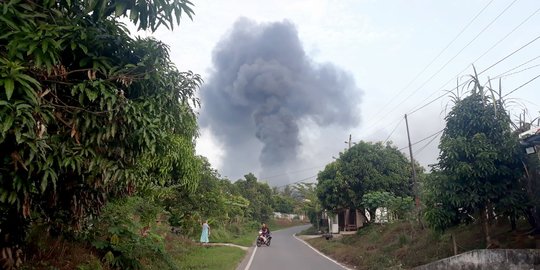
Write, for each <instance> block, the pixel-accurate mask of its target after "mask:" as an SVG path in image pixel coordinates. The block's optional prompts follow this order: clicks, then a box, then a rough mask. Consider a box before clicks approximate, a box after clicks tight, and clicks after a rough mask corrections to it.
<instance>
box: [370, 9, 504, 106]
mask: <svg viewBox="0 0 540 270" xmlns="http://www.w3.org/2000/svg"><path fill="white" fill-rule="evenodd" d="M493 1H494V0H491V1H489V2H488V3H487V4H486V5H485V6H484V7H483V8H482V9H481V10H480V11H479V12H478V13H476V15H475V16H474V17H473V18H472V19H471V20H469V23H467V25H465V26H464V27H463V28H462V29H461V31H460V32H459V33H458V34H457V35H456V36H455V37H454V38H453V39H452V40H451V41H450V42H449V43H448V44H447V45H446V46H445V47H444V48H443V49H442V50H441V51H440V52H439V54H437V56H435V57H434V58H433V59H432V60H431V61H430V62H429V64H427V65H426V66H425V67H424V68H423V69H422V71H420V72H419V73H418V74H416V76H414V78H413V79H412V80H411V81H410V82H409V83H408V84H407V85H406V86H405V87H404V88H403V89H401V90H400V91H399V92H398V94H397V95H396V96H394V97H393V98H392V99H391V100H390V101H389V102H388V103H386V104H385V105H384V106H383V107H382V108H381V110H380V111H379V112H378V113H376V115H378V114H380V113H381V112H382V111H384V109H386V107H388V105H390V104H391V103H392V102H394V100H395V99H396V98H397V97H399V96H400V95H401V93H403V92H404V91H405V90H406V89H408V88H409V87H410V86H411V85H412V84H413V82H415V81H416V80H417V79H418V78H419V77H420V76H421V75H422V74H424V72H425V71H426V70H427V69H428V68H429V67H430V66H431V65H432V64H433V63H434V62H435V61H436V60H437V59H439V57H440V56H441V55H442V54H443V53H444V52H445V51H446V50H447V49H448V48H449V47H450V46H451V45H452V44H454V42H455V41H456V40H457V39H458V38H459V37H460V36H461V35H462V34H463V33H464V32H465V30H467V29H468V28H469V26H471V25H472V23H473V22H474V21H475V20H476V19H477V18H478V17H479V16H480V14H482V13H483V12H484V10H486V8H487V7H488V6H489V5H491V3H492V2H493Z"/></svg>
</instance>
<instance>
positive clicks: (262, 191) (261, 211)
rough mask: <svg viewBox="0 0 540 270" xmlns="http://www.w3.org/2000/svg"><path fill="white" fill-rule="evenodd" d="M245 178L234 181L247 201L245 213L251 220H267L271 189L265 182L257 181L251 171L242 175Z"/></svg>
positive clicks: (270, 203) (269, 209) (270, 202)
mask: <svg viewBox="0 0 540 270" xmlns="http://www.w3.org/2000/svg"><path fill="white" fill-rule="evenodd" d="M244 178H245V180H238V181H236V182H235V183H234V185H235V186H236V188H237V190H238V191H239V192H240V194H241V195H242V197H244V198H246V199H247V200H248V201H249V206H248V209H247V215H248V216H249V217H251V218H252V219H253V220H257V221H259V222H267V221H268V220H269V219H270V217H271V216H272V212H273V209H272V204H273V201H272V190H271V189H270V187H269V186H268V184H266V183H259V182H257V177H255V175H253V174H252V173H249V174H246V175H244Z"/></svg>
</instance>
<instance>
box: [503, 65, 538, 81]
mask: <svg viewBox="0 0 540 270" xmlns="http://www.w3.org/2000/svg"><path fill="white" fill-rule="evenodd" d="M535 67H540V64H536V65H533V66H530V67H526V68H524V69H522V70H519V71H516V72H512V73H509V74H505V75H500V76H498V77H494V78H493V79H499V78H505V77H509V76H512V75H516V74H519V73H521V72H525V71H527V70H529V69H533V68H535Z"/></svg>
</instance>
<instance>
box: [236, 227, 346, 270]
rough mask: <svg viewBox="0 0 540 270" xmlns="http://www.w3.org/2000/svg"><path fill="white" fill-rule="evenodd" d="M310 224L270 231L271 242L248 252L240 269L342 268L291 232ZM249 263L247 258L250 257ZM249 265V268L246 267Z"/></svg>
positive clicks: (296, 269)
mask: <svg viewBox="0 0 540 270" xmlns="http://www.w3.org/2000/svg"><path fill="white" fill-rule="evenodd" d="M309 226H310V225H306V226H299V227H293V228H289V229H284V230H280V231H276V232H273V233H272V244H271V245H270V246H269V247H267V246H262V247H259V248H255V249H254V250H253V251H251V252H249V254H248V256H247V258H246V260H244V262H243V263H242V264H241V265H240V266H239V268H238V269H241V270H247V269H250V270H270V269H278V270H288V269H294V270H301V269H309V270H316V269H324V270H344V268H343V267H341V266H339V265H338V264H336V263H334V262H332V261H330V260H329V259H327V258H325V257H323V256H321V255H320V254H318V253H317V252H316V251H314V250H313V249H311V248H310V247H309V246H307V245H306V244H304V243H303V242H302V241H300V240H299V239H296V238H295V237H294V236H293V234H294V233H297V232H300V231H302V230H304V229H306V228H308V227H309ZM253 253H254V254H255V255H254V256H253V259H252V261H251V264H249V259H250V258H251V257H252V255H253ZM248 266H249V268H247V267H248Z"/></svg>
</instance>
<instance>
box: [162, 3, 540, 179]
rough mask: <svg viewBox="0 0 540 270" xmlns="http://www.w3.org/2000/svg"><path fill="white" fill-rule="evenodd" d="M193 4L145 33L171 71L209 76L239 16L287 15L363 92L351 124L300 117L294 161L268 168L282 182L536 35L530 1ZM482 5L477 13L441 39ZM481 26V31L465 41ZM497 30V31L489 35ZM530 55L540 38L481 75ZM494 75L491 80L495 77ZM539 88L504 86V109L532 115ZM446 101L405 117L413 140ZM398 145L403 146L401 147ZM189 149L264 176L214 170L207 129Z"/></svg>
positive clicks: (422, 154) (536, 17)
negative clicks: (285, 167) (507, 105)
mask: <svg viewBox="0 0 540 270" xmlns="http://www.w3.org/2000/svg"><path fill="white" fill-rule="evenodd" d="M193 2H194V4H195V7H194V10H195V13H196V14H195V17H194V21H189V19H187V17H186V18H185V19H184V20H183V21H182V24H181V25H180V27H177V28H176V29H175V30H174V31H172V32H171V31H168V30H166V29H162V30H159V31H158V32H157V33H155V34H154V36H155V37H156V38H158V39H160V40H162V41H164V42H165V43H167V44H169V45H170V46H171V56H172V58H173V61H174V62H175V63H176V64H177V66H178V68H179V69H180V70H192V71H194V72H196V73H199V74H201V75H202V76H203V78H208V75H209V74H210V72H211V67H212V63H211V57H212V50H213V48H214V46H215V45H216V43H217V42H218V41H219V40H220V39H221V37H222V36H223V35H225V34H226V33H227V32H228V31H230V29H231V27H232V24H233V23H234V22H235V21H236V20H237V19H238V18H239V17H247V18H250V19H252V20H255V21H257V22H272V21H282V20H284V19H286V20H289V21H291V22H293V23H294V24H295V25H296V27H297V30H298V32H299V36H300V39H301V41H302V42H303V45H304V50H305V51H306V52H307V54H308V55H309V56H310V57H311V58H312V59H313V60H314V61H315V62H319V63H323V62H332V63H334V64H335V65H337V66H339V67H341V68H343V69H345V70H347V71H348V72H350V73H351V74H352V75H353V76H354V78H355V80H356V84H357V85H358V86H359V87H360V88H361V89H362V90H363V91H364V94H363V101H362V103H361V104H359V106H360V107H361V118H362V121H361V123H360V125H359V126H357V127H356V128H354V129H351V130H338V129H336V128H335V127H333V128H332V129H331V130H319V129H318V128H314V127H315V126H314V125H310V124H309V123H304V124H302V125H301V140H302V147H301V156H300V157H299V160H298V164H295V167H296V169H291V170H290V171H289V172H275V174H276V175H281V174H283V173H288V176H289V179H290V181H291V182H294V181H298V180H302V179H305V178H309V177H312V176H315V175H316V174H317V172H318V171H319V170H321V169H323V166H324V165H325V164H326V163H328V162H330V161H331V160H332V156H337V155H338V153H339V151H343V149H344V148H345V147H346V145H345V144H344V141H345V140H347V139H348V136H349V134H352V138H353V141H359V140H372V141H384V140H385V139H386V138H387V137H388V136H389V134H390V132H391V131H392V130H393V129H394V127H396V124H397V123H398V122H400V121H401V120H402V119H403V115H404V114H405V113H409V112H411V111H412V110H413V108H415V107H417V106H420V105H423V104H425V103H427V102H428V101H430V100H432V99H433V98H435V97H438V96H439V95H441V94H443V92H442V91H441V90H442V89H450V88H451V87H455V86H456V78H457V75H458V74H460V75H467V74H471V73H472V72H473V70H472V68H471V67H470V66H471V64H473V63H474V64H475V66H476V68H477V70H478V71H479V72H480V71H482V70H484V69H486V68H488V67H489V66H491V65H492V64H494V63H495V62H497V61H498V60H500V59H502V58H503V57H505V56H507V55H509V54H510V53H512V52H513V51H515V50H517V49H518V48H520V47H521V46H523V45H525V44H526V43H528V42H529V41H531V40H533V39H535V38H537V37H539V36H540V27H539V26H540V11H539V10H540V1H539V0H516V1H514V0H493V1H492V0H446V1H443V0H387V1H382V0H381V1H377V0H354V1H353V0H273V1H261V0H229V1H210V0H193ZM488 4H489V5H488ZM486 5H487V7H486ZM484 7H486V8H485V10H484V11H483V12H482V13H481V14H480V15H479V16H478V17H477V18H476V20H475V21H474V22H473V23H472V24H471V25H470V26H469V27H468V28H467V29H466V30H465V31H464V32H463V34H462V35H460V36H459V37H458V38H457V39H456V40H455V41H454V42H453V43H452V44H450V42H451V41H452V40H453V39H454V38H455V37H456V36H457V35H458V34H459V33H460V31H461V30H462V29H463V28H464V27H465V26H466V25H467V24H468V23H469V22H470V21H471V20H472V19H473V17H475V16H476V15H477V14H478V13H479V12H480V11H481V10H482V9H483V8H484ZM507 7H508V9H506V8H507ZM505 9H506V11H505V12H504V13H503V14H502V15H500V17H498V18H497V20H496V21H494V22H493V23H492V24H491V25H489V24H490V23H491V22H492V21H493V20H494V19H495V18H496V17H497V16H498V15H499V14H501V13H502V12H503V11H504V10H505ZM531 15H532V17H530V18H529V19H528V20H527V21H526V22H524V21H525V20H526V19H527V18H528V17H529V16H531ZM522 22H524V23H523V24H522V25H521V26H520V27H519V28H517V30H515V31H514V32H513V33H511V34H510V32H511V31H512V30H513V29H514V28H515V27H517V26H518V25H520V24H521V23H522ZM488 25H489V27H488ZM486 27H487V28H486ZM483 29H485V31H484V32H483V33H482V34H480V35H479V36H478V37H476V39H475V40H474V41H472V40H473V39H474V38H475V36H477V35H478V34H479V33H480V32H481V31H482V30H483ZM507 35H508V36H507ZM505 36H507V37H506V39H504V40H503V41H501V42H500V43H498V42H499V41H500V40H501V39H503V38H505ZM471 41H472V42H471ZM469 43H470V44H469ZM497 43H498V44H497ZM449 44H450V46H449V47H448V48H447V49H446V50H445V51H444V52H443V53H442V54H441V55H440V56H439V57H438V58H437V59H436V60H435V61H434V62H433V63H432V64H431V65H430V66H428V64H429V63H430V62H431V61H432V60H433V59H434V58H435V57H436V56H437V55H439V53H440V52H441V51H442V50H443V49H444V48H445V47H446V46H448V45H449ZM467 44H469V45H467ZM493 46H495V47H493ZM492 47H493V48H492ZM488 50H489V51H488ZM486 52H487V53H486ZM484 53H485V55H484V56H482V55H483V54H484ZM481 56H482V57H481ZM538 56H540V39H539V40H536V41H535V42H533V43H532V44H530V45H529V46H527V47H525V48H523V49H522V50H520V51H519V52H517V53H515V54H514V55H512V56H510V57H509V58H507V59H506V60H504V61H502V62H501V63H499V64H497V65H495V66H493V67H492V68H491V69H489V70H488V71H486V72H485V73H483V74H482V75H481V76H480V77H481V79H482V80H483V81H484V82H485V81H487V77H488V76H489V77H491V78H493V77H496V76H497V75H499V74H501V73H503V72H505V71H507V70H510V69H512V68H514V67H516V66H518V65H520V64H523V63H525V62H526V61H529V60H532V59H534V58H535V57H538ZM479 57H480V58H479ZM478 58H479V59H478ZM537 65H540V57H539V58H537V59H534V60H532V61H531V62H529V63H528V64H525V65H523V66H522V67H520V68H517V69H516V70H515V71H521V70H523V69H527V68H529V67H530V68H529V69H527V70H526V71H523V72H520V73H517V74H514V75H511V76H508V77H505V78H503V80H502V89H503V90H502V91H503V93H507V92H510V91H511V90H513V89H515V88H516V87H519V86H520V85H522V84H523V83H525V82H527V81H529V80H530V79H532V78H534V77H536V76H538V75H540V66H537ZM426 67H427V69H426V70H425V71H424V72H423V73H421V72H422V71H423V70H424V69H425V68H426ZM462 71H464V72H462ZM419 74H420V75H419ZM418 75H419V76H418ZM493 83H494V86H496V85H498V82H497V81H494V82H493ZM539 88H540V78H539V79H538V80H535V81H533V82H531V83H529V84H527V85H526V86H524V87H522V88H521V89H519V90H517V91H516V92H514V93H513V94H511V95H510V96H509V97H511V98H514V100H515V101H516V102H517V103H515V105H514V106H513V107H512V108H511V109H512V110H513V113H515V114H517V113H519V111H520V110H523V109H524V108H525V107H526V108H527V109H528V111H529V113H530V115H531V118H534V117H536V116H538V115H539V111H540V105H539V104H540V89H539ZM407 97H408V98H407ZM428 97H429V98H428ZM406 98H407V99H406ZM448 104H449V103H448V98H442V99H440V100H437V101H436V102H433V103H432V104H430V105H429V106H427V107H425V108H423V109H421V110H419V111H418V112H416V113H414V114H411V115H410V116H409V125H410V129H411V140H412V141H413V142H416V141H418V140H421V139H423V138H425V137H426V136H429V135H431V134H433V133H435V132H437V131H439V130H441V129H442V128H444V121H443V119H444V111H445V107H446V105H448ZM202 106H204V100H202ZM406 138H407V137H406V133H405V124H404V122H401V124H400V125H399V126H398V128H397V129H396V132H395V133H393V135H392V136H391V138H390V140H392V141H393V142H394V143H395V144H396V145H397V146H398V147H400V148H401V147H405V146H406ZM427 142H429V140H426V141H424V142H422V143H419V144H417V145H414V146H413V151H414V152H418V153H417V154H416V155H415V158H416V159H417V160H419V161H420V162H421V164H422V165H424V166H426V165H427V164H432V163H435V162H436V158H437V155H438V150H437V145H438V138H437V139H436V140H435V141H433V142H432V143H431V144H429V145H428V146H427V147H425V149H423V150H422V151H419V150H420V149H421V148H422V147H423V146H424V145H425V144H426V143H427ZM258 151H259V149H254V151H253V153H246V154H251V155H253V158H254V159H258V155H259V152H258ZM403 151H404V153H407V154H408V152H407V151H408V149H404V150H403ZM197 152H198V153H199V154H202V155H204V156H206V157H208V158H209V160H210V162H211V163H212V164H213V165H214V167H216V168H217V169H218V170H219V171H220V172H221V173H222V175H223V176H227V177H229V178H230V179H231V180H236V179H238V178H240V177H241V176H242V175H243V174H245V173H248V172H253V173H255V175H258V176H259V177H265V176H269V175H259V170H260V167H246V168H245V169H244V170H243V171H231V170H228V168H222V167H221V166H222V161H223V159H224V158H227V157H226V156H225V155H224V152H223V151H222V150H221V149H220V142H219V141H216V140H214V139H213V138H212V136H211V134H209V133H208V132H207V131H206V130H201V137H200V138H199V139H198V142H197ZM271 179H272V178H270V180H269V181H272V180H271ZM311 179H314V177H313V178H309V180H311Z"/></svg>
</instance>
